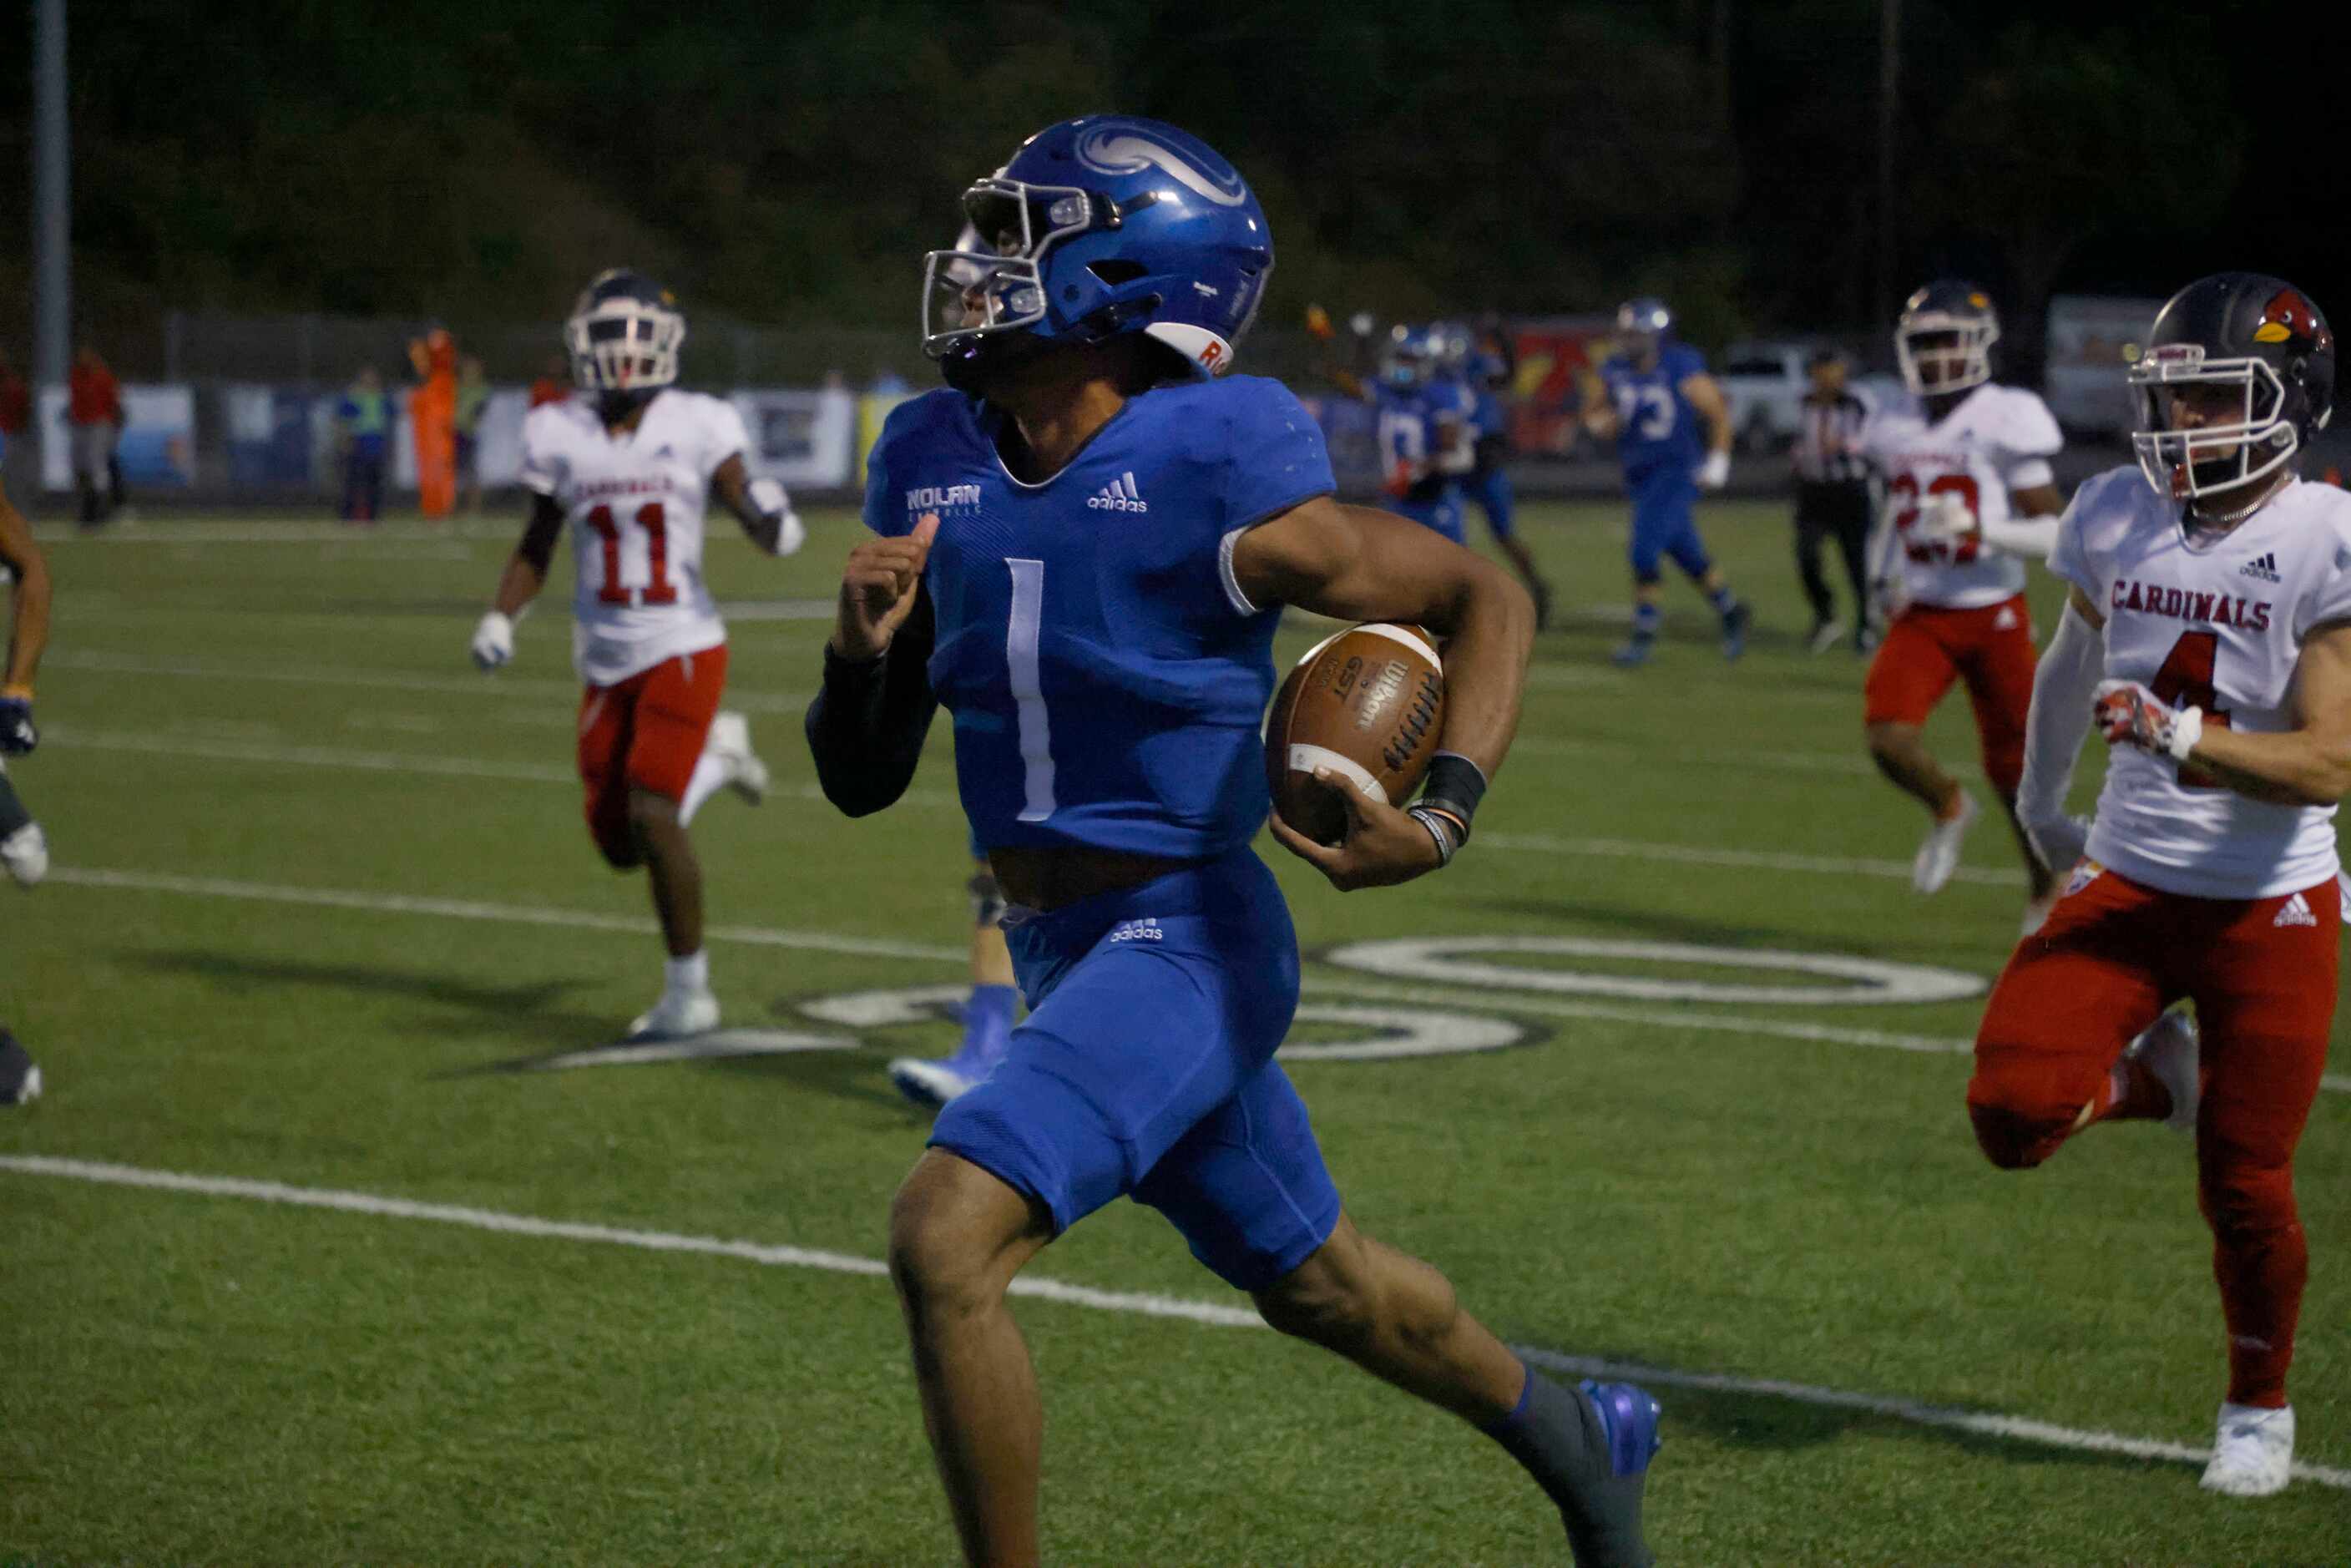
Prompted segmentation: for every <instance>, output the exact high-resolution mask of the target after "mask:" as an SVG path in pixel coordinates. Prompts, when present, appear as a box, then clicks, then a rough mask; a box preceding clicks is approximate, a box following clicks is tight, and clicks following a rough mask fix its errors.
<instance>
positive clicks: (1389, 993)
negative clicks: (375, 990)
mask: <svg viewBox="0 0 2351 1568" xmlns="http://www.w3.org/2000/svg"><path fill="white" fill-rule="evenodd" d="M48 880H49V881H50V882H51V883H57V884H58V885H61V886H68V887H89V888H111V889H116V890H120V891H125V892H134V893H162V894H178V895H183V896H187V897H194V898H219V899H228V900H232V901H237V902H243V903H254V904H308V905H312V906H317V907H323V908H330V909H349V910H354V911H358V912H361V913H367V914H379V915H429V916H437V917H439V918H443V919H452V920H486V921H496V922H498V923H501V924H505V925H552V926H562V927H571V928H575V929H582V930H593V931H620V932H628V933H631V934H633V935H639V936H651V935H653V934H654V933H656V932H657V931H658V930H659V927H658V926H657V925H655V924H654V922H653V920H652V919H651V918H649V917H647V916H644V915H604V914H600V913H597V912H595V911H592V910H584V909H562V908H555V907H549V906H547V905H543V904H496V903H489V902H485V901H480V900H474V899H456V898H431V897H421V896H416V895H413V894H389V893H367V892H361V891H359V890H357V889H350V888H324V887H291V886H286V885H282V884H277V883H259V882H239V881H235V880H231V879H229V878H225V877H201V876H179V875H174V874H172V873H166V872H142V871H116V870H99V869H95V868H90V867H83V866H53V867H51V868H50V870H49V877H48ZM706 936H708V938H709V939H710V940H711V941H713V942H731V943H738V944H741V945H743V946H755V947H797V948H806V949H810V950H814V951H819V952H830V953H845V954H850V955H852V956H859V957H886V958H906V959H912V960H915V961H917V962H926V963H937V964H965V963H968V962H969V961H970V957H971V955H970V952H969V950H968V949H967V948H963V947H946V946H940V947H932V946H923V945H921V944H919V943H913V942H893V941H887V940H883V939H878V938H872V937H862V936H831V935H826V934H822V933H814V932H802V931H778V930H775V929H772V928H769V927H766V926H757V925H714V926H712V927H711V928H710V929H709V931H708V932H707V933H706ZM1301 988H1302V989H1303V990H1304V991H1306V992H1307V993H1308V994H1310V995H1315V996H1328V997H1334V998H1343V999H1345V1000H1349V1001H1359V1002H1398V1003H1403V1004H1405V1005H1407V1006H1416V1007H1444V1006H1450V1007H1456V1008H1460V1009H1464V1010H1469V1011H1477V1012H1488V1013H1502V1014H1505V1015H1510V1016H1517V1017H1534V1018H1555V1019H1591V1020H1593V1021H1594V1022H1603V1023H1627V1024H1635V1025H1638V1026H1640V1027H1642V1028H1645V1029H1654V1030H1694V1031H1697V1032H1699V1033H1708V1034H1742V1035H1763V1036H1769V1037H1771V1038H1772V1039H1776V1040H1803V1041H1806V1042H1808V1043H1813V1044H1821V1045H1847V1046H1855V1047H1858V1048H1862V1049H1866V1050H1877V1051H1910V1052H1914V1053H1917V1054H1923V1055H1959V1054H1964V1053H1966V1052H1968V1051H1972V1050H1973V1049H1974V1043H1973V1041H1971V1040H1965V1039H1962V1038H1959V1037H1957V1036H1938V1035H1918V1034H1901V1033H1896V1032H1892V1031H1888V1030H1870V1029H1853V1028H1848V1027H1846V1026H1844V1025H1840V1024H1816V1023H1805V1022H1802V1021H1799V1020H1795V1019H1768V1018H1751V1017H1745V1016H1740V1015H1735V1014H1725V1013H1699V1012H1686V1011H1683V1010H1681V1009H1675V1008H1638V1007H1624V1006H1619V1005H1616V1004H1614V1003H1609V1002H1583V1001H1571V1000H1566V999H1563V998H1554V997H1537V996H1520V995H1516V994H1512V995H1510V996H1508V997H1498V996H1497V995H1496V994H1494V993H1493V992H1490V991H1482V990H1474V989H1462V988H1447V987H1443V986H1426V987H1409V988H1407V987H1403V986H1394V985H1383V984H1381V983H1379V982H1377V981H1374V980H1359V979H1353V978H1346V979H1342V978H1336V977H1332V978H1325V977H1322V976H1319V975H1311V974H1310V975H1309V976H1307V977H1305V979H1304V980H1303V981H1302V982H1301ZM2322 1086H2323V1087H2325V1088H2326V1089H2328V1090H2330V1091H2333V1092H2337V1093H2351V1075H2333V1076H2329V1077H2327V1078H2325V1079H2324V1080H2322Z"/></svg>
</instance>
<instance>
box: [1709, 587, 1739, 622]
mask: <svg viewBox="0 0 2351 1568" xmlns="http://www.w3.org/2000/svg"><path fill="white" fill-rule="evenodd" d="M1706 601H1707V602H1708V604H1711V605H1713V606H1714V612H1715V613H1716V614H1717V615H1728V614H1729V613H1730V612H1732V611H1734V610H1736V609H1738V608H1739V596H1738V595H1737V594H1735V593H1733V592H1731V591H1730V588H1729V584H1727V583H1726V584H1725V585H1723V586H1722V587H1720V588H1718V589H1716V590H1715V591H1713V592H1712V593H1709V594H1708V595H1707V596H1706Z"/></svg>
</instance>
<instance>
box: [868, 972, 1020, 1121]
mask: <svg viewBox="0 0 2351 1568" xmlns="http://www.w3.org/2000/svg"><path fill="white" fill-rule="evenodd" d="M956 1010H957V1011H958V1012H959V1013H960V1014H961V1015H962V1018H963V1025H964V1030H963V1042H962V1043H961V1044H960V1045H958V1046H956V1051H955V1054H954V1055H953V1056H947V1057H939V1058H930V1057H921V1056H902V1057H899V1058H898V1059H897V1060H895V1061H893V1062H891V1063H890V1082H892V1083H893V1084H895V1085H896V1086H897V1089H898V1092H899V1093H901V1094H904V1096H905V1097H906V1098H907V1099H908V1100H910V1101H912V1102H913V1103H915V1104H917V1105H921V1106H924V1107H925V1108H926V1109H928V1110H933V1111H936V1110H939V1109H941V1108H943V1107H944V1106H945V1105H946V1103H947V1102H948V1101H950V1100H953V1099H956V1097H957V1096H959V1095H963V1094H968V1093H969V1092H971V1091H972V1090H974V1089H976V1088H977V1087H978V1086H979V1084H980V1082H982V1081H983V1080H984V1079H986V1078H987V1075H988V1074H989V1073H991V1072H993V1071H996V1064H997V1063H998V1062H999V1061H1003V1060H1004V1052H1005V1050H1006V1049H1007V1047H1008V1046H1009V1044H1010V1043H1011V1038H1012V989H1011V988H1010V987H1008V986H1003V987H998V986H976V987H974V988H972V998H971V1000H970V1001H969V1002H968V1003H967V1004H966V1005H965V1006H963V1007H962V1008H959V1009H956Z"/></svg>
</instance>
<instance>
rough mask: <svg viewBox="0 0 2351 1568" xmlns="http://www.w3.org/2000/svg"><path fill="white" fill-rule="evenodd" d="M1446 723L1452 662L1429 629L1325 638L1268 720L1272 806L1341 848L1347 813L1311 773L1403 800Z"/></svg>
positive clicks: (1384, 628)
mask: <svg viewBox="0 0 2351 1568" xmlns="http://www.w3.org/2000/svg"><path fill="white" fill-rule="evenodd" d="M1444 728H1445V665H1444V663H1443V661H1442V660H1440V659H1439V658H1438V656H1437V640H1436V639H1435V638H1433V637H1431V636H1430V635H1429V634H1428V633H1427V632H1425V631H1423V630H1422V629H1421V628H1419V627H1417V626H1396V625H1391V624H1388V623H1386V622H1365V623H1364V624H1363V625H1360V626H1350V627H1348V628H1347V629H1346V630H1345V631H1343V632H1338V633H1336V634H1334V635H1332V636H1330V637H1326V638H1324V639H1323V640H1322V642H1320V643H1316V644H1315V645H1314V647H1313V648H1312V649H1311V650H1310V651H1309V652H1308V653H1307V655H1306V656H1305V657H1304V658H1302V659H1301V660H1299V661H1298V666H1297V668H1295V669H1293V670H1291V671H1290V678H1289V679H1288V680H1286V681H1284V682H1282V683H1281V690H1280V692H1279V693H1277V694H1275V696H1274V699H1273V708H1272V711H1271V712H1270V713H1269V714H1268V715H1267V716H1266V721H1265V777H1266V783H1267V784H1268V785H1269V786H1270V788H1271V789H1272V791H1273V809H1274V810H1275V811H1276V812H1277V813H1278V814H1279V815H1280V818H1281V820H1282V821H1285V822H1288V823H1289V824H1290V826H1291V827H1293V828H1296V829H1297V830H1298V831H1300V832H1301V833H1304V834H1305V835H1306V836H1307V837H1308V838H1310V839H1312V840H1313V841H1315V842H1317V843H1321V844H1335V843H1337V842H1338V841H1339V840H1340V839H1341V838H1342V837H1343V835H1344V834H1345V832H1346V829H1347V809H1346V806H1345V804H1344V802H1343V801H1342V800H1340V798H1339V796H1338V794H1337V793H1336V792H1335V791H1334V790H1332V789H1331V787H1330V786H1328V785H1326V784H1324V783H1323V782H1322V780H1321V779H1317V778H1315V777H1314V770H1315V769H1316V768H1325V769H1328V770H1330V771H1332V772H1336V773H1339V774H1342V775H1343V776H1344V777H1345V778H1347V779H1351V780H1352V781H1353V784H1354V787H1355V788H1356V789H1360V790H1362V791H1363V792H1364V794H1365V795H1366V796H1368V797H1370V798H1371V799H1372V800H1379V801H1382V802H1384V803H1385V804H1387V805H1391V806H1401V805H1403V804H1404V802H1405V800H1408V799H1410V797H1411V795H1412V792H1413V791H1414V790H1415V789H1418V788H1419V787H1420V781H1421V779H1422V777H1423V776H1424V775H1425V774H1426V773H1427V771H1428V764H1429V762H1430V760H1431V759H1432V758H1435V757H1436V755H1437V737H1438V736H1439V735H1440V734H1441V733H1443V731H1444Z"/></svg>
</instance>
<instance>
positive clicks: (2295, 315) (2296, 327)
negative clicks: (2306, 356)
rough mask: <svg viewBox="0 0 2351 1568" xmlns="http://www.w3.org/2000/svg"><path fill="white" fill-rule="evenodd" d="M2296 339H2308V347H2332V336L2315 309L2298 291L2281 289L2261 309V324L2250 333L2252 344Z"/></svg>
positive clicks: (2333, 338) (2333, 340)
mask: <svg viewBox="0 0 2351 1568" xmlns="http://www.w3.org/2000/svg"><path fill="white" fill-rule="evenodd" d="M2296 338H2308V339H2310V340H2312V346H2313V347H2314V348H2317V349H2331V348H2333V347H2334V346H2335V334H2334V333H2333V332H2331V331H2329V330H2327V327H2326V321H2325V318H2323V317H2321V316H2320V315H2319V313H2318V307H2317V306H2315V305H2313V304H2312V303H2311V302H2310V301H2309V300H2307V299H2305V298H2303V295H2302V290H2300V289H2298V288H2281V289H2279V290H2278V291H2277V293H2276V294H2274V295H2273V296H2272V297H2271V298H2270V302H2269V304H2268V305H2267V306H2265V307H2263V308H2262V324H2261V325H2260V326H2259V327H2257V328H2255V329H2254V330H2253V341H2254V342H2256V343H2284V342H2290V341H2292V340H2294V339H2296Z"/></svg>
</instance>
